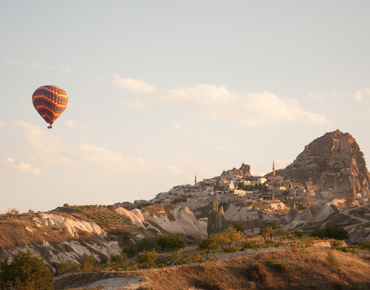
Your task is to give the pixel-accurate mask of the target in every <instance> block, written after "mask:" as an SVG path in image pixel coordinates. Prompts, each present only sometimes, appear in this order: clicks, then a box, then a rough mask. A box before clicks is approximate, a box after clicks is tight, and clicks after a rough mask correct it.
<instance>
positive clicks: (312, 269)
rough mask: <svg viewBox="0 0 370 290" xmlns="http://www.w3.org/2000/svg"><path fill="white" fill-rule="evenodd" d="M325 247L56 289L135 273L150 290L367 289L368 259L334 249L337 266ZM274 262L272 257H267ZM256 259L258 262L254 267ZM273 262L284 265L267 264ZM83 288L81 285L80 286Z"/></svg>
mask: <svg viewBox="0 0 370 290" xmlns="http://www.w3.org/2000/svg"><path fill="white" fill-rule="evenodd" d="M328 253H329V250H326V249H317V248H308V249H306V250H304V251H303V250H302V249H299V250H297V248H295V249H294V250H289V251H288V252H285V251H276V252H270V253H260V254H255V255H251V256H245V257H241V258H237V259H229V260H225V261H222V262H207V263H202V264H192V265H184V266H173V267H170V268H164V269H149V270H140V271H133V272H110V273H86V274H80V275H78V276H77V275H75V276H73V282H72V280H71V278H70V277H68V276H67V277H60V278H58V281H55V283H54V284H55V286H56V289H63V288H64V287H81V286H83V285H84V284H85V285H86V282H87V281H88V282H89V283H91V282H92V281H96V280H99V279H104V278H108V277H133V276H140V277H143V278H145V279H146V280H147V281H148V282H149V283H150V285H151V286H150V287H151V288H150V289H153V290H157V289H158V290H167V289H168V290H173V289H186V290H188V289H189V288H191V287H192V286H196V287H197V288H199V289H219V290H223V289H225V290H226V289H326V290H330V289H370V275H369V273H370V258H368V257H366V256H363V255H361V256H360V257H359V256H357V255H355V254H351V253H343V252H338V251H334V252H333V253H334V256H335V258H336V259H337V260H338V261H339V264H340V265H339V266H332V265H330V264H329V262H328V261H327V257H328ZM271 261H274V262H271ZM256 263H258V264H260V265H261V266H259V267H256V268H255V269H253V265H255V264H256ZM273 263H275V265H276V264H278V265H283V266H272V265H273ZM84 289H85V288H84Z"/></svg>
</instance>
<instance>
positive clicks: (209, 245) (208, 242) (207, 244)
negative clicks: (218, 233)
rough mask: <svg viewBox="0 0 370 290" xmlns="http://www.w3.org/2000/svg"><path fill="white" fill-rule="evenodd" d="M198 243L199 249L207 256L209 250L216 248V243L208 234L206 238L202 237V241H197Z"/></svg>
mask: <svg viewBox="0 0 370 290" xmlns="http://www.w3.org/2000/svg"><path fill="white" fill-rule="evenodd" d="M198 245H199V249H201V250H202V251H205V252H206V253H207V256H208V253H209V251H216V250H217V248H218V243H217V241H216V240H215V239H214V238H213V237H212V236H210V237H209V238H207V239H204V240H203V241H198Z"/></svg>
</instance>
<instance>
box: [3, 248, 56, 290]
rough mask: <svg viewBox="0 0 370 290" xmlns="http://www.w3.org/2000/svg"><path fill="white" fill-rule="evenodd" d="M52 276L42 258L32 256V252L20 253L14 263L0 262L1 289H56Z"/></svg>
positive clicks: (6, 260) (5, 260)
mask: <svg viewBox="0 0 370 290" xmlns="http://www.w3.org/2000/svg"><path fill="white" fill-rule="evenodd" d="M51 278H52V274H51V272H50V270H49V269H48V267H47V266H46V264H45V263H44V262H43V259H42V258H37V257H34V256H32V253H31V252H30V251H28V252H26V253H19V254H17V255H16V256H15V257H14V260H13V262H11V263H9V259H8V258H5V259H3V260H2V261H1V262H0V289H2V290H3V289H13V288H14V289H17V290H18V289H21V290H23V289H24V290H26V289H27V290H37V289H45V290H49V289H54V286H53V285H52V284H51Z"/></svg>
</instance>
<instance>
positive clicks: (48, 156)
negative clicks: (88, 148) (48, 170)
mask: <svg viewBox="0 0 370 290" xmlns="http://www.w3.org/2000/svg"><path fill="white" fill-rule="evenodd" d="M16 123H17V124H18V126H19V127H20V128H21V129H22V130H23V131H25V132H26V134H27V139H26V141H27V143H28V145H29V146H30V150H29V157H30V158H33V159H35V160H37V161H38V162H42V163H45V164H63V165H72V164H73V163H74V159H73V158H72V157H71V156H69V155H68V154H66V153H65V151H66V150H67V149H70V148H72V147H73V146H72V145H70V144H68V143H66V142H64V141H63V140H62V139H60V138H59V137H57V136H55V135H52V134H46V133H44V132H42V131H41V130H40V128H39V127H37V126H35V125H32V124H29V123H26V122H24V121H21V120H18V121H16Z"/></svg>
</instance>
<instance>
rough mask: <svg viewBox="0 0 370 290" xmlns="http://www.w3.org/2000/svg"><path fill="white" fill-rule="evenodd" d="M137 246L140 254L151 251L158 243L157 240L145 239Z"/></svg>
mask: <svg viewBox="0 0 370 290" xmlns="http://www.w3.org/2000/svg"><path fill="white" fill-rule="evenodd" d="M136 245H137V249H138V252H142V251H151V250H153V249H155V248H156V247H157V242H156V240H155V239H151V238H144V239H142V240H140V241H139V242H137V244H136Z"/></svg>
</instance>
